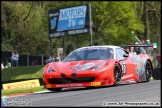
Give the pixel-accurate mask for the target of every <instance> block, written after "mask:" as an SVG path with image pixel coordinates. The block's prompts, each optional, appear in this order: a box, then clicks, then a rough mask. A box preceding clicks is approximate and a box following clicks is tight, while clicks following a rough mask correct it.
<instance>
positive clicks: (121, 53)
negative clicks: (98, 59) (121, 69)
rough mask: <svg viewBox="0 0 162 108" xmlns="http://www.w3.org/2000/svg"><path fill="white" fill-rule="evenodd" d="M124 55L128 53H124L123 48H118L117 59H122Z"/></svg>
mask: <svg viewBox="0 0 162 108" xmlns="http://www.w3.org/2000/svg"><path fill="white" fill-rule="evenodd" d="M124 54H127V52H126V51H124V50H123V49H122V48H116V58H117V59H122V58H123V55H124Z"/></svg>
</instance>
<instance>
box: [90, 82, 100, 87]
mask: <svg viewBox="0 0 162 108" xmlns="http://www.w3.org/2000/svg"><path fill="white" fill-rule="evenodd" d="M98 85H101V82H91V86H98Z"/></svg>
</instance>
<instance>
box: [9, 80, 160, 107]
mask: <svg viewBox="0 0 162 108" xmlns="http://www.w3.org/2000/svg"><path fill="white" fill-rule="evenodd" d="M12 98H14V97H12ZM16 98H19V99H26V102H27V103H30V102H31V103H32V106H47V107H48V106H53V107H55V106H66V107H70V106H104V105H106V106H108V104H109V106H111V105H114V103H115V105H116V104H119V102H123V105H124V104H125V105H126V102H128V103H129V104H128V103H127V105H126V106H129V105H130V104H134V103H136V102H137V103H144V102H146V103H147V102H148V104H151V103H153V104H154V105H152V106H161V80H154V81H150V82H144V83H136V84H124V85H119V86H115V87H114V86H108V87H97V88H94V89H87V88H77V89H70V90H62V91H60V92H48V91H47V92H44V93H38V94H30V95H26V96H21V97H16ZM111 102H113V104H112V103H111ZM131 102H132V103H131ZM157 102H159V103H158V104H157V105H155V104H156V103H157ZM103 104H104V105H103ZM110 104H111V105H110ZM115 105H114V106H115Z"/></svg>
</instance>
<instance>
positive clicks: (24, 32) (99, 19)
mask: <svg viewBox="0 0 162 108" xmlns="http://www.w3.org/2000/svg"><path fill="white" fill-rule="evenodd" d="M88 3H89V4H91V15H92V23H93V24H92V30H93V33H92V39H93V42H98V43H99V44H101V45H105V44H112V45H121V44H129V43H130V42H131V41H132V40H133V37H132V34H131V31H135V33H134V35H136V36H139V38H140V39H143V38H144V37H145V36H144V32H145V31H144V28H145V23H144V19H145V17H144V13H145V11H144V9H143V5H142V3H143V2H142V1H139V2H137V1H133V2H132V1H131V2H130V1H119V2H117V1H103V2H99V1H35V2H34V1H29V2H27V1H21V2H19V1H14V2H7V1H3V2H2V7H1V10H2V11H1V12H2V19H1V22H2V29H1V30H2V51H12V50H17V51H18V52H19V54H30V55H40V54H44V55H49V48H50V47H49V46H50V43H49V34H48V31H49V30H48V11H49V10H55V9H59V8H67V7H71V6H76V5H82V4H88ZM149 3H150V7H151V6H153V7H154V9H155V10H156V13H155V12H153V11H149V21H150V22H149V24H150V26H149V29H150V32H149V34H150V37H151V39H150V40H156V36H157V34H159V33H160V23H159V22H158V21H159V19H161V14H160V9H161V6H160V5H159V4H158V3H159V2H151V1H150V2H149ZM156 16H157V17H156ZM157 41H158V40H157ZM52 43H53V50H52V53H53V55H57V54H56V52H57V48H60V47H62V45H63V44H62V39H61V38H57V39H52ZM70 44H71V47H72V48H70V50H72V49H75V48H77V37H76V36H69V37H66V38H65V44H64V45H65V49H67V46H68V45H70ZM89 45H90V35H89V34H85V35H79V47H82V46H89ZM70 50H69V51H70Z"/></svg>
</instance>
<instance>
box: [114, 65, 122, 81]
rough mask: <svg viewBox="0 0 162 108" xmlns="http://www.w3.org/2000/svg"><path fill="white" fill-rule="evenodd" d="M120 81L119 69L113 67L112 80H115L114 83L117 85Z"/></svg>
mask: <svg viewBox="0 0 162 108" xmlns="http://www.w3.org/2000/svg"><path fill="white" fill-rule="evenodd" d="M120 79H121V73H120V68H119V67H118V66H116V67H115V70H114V80H115V83H118V82H119V81H120Z"/></svg>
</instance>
